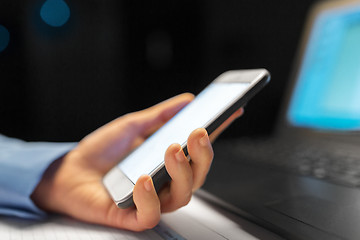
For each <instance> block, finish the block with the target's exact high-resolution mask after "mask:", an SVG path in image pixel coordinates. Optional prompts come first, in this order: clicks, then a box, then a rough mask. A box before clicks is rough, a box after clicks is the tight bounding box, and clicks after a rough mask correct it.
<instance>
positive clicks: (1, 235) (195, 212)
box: [0, 196, 282, 240]
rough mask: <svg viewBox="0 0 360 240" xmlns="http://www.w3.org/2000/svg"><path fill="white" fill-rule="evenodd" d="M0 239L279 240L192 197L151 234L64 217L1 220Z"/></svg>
mask: <svg viewBox="0 0 360 240" xmlns="http://www.w3.org/2000/svg"><path fill="white" fill-rule="evenodd" d="M0 239H14V240H15V239H16V240H28V239H29V240H30V239H31V240H33V239H36V240H41V239H64V240H66V239H80V240H81V239H87V240H89V239H97V240H98V239H106V240H108V239H109V240H110V239H117V240H121V239H166V240H168V239H242V240H244V239H245V240H246V239H267V240H279V239H282V238H280V237H278V236H277V235H275V234H273V233H271V232H269V231H267V230H265V229H263V228H261V227H259V226H257V225H255V224H253V223H251V222H249V221H247V220H245V219H243V218H240V217H239V216H236V215H234V214H232V213H230V212H227V211H225V210H223V209H220V208H218V207H216V206H214V205H213V204H211V203H209V202H207V201H205V200H204V199H203V198H200V197H198V196H194V197H193V199H192V200H191V201H190V203H189V204H188V205H187V206H186V207H184V208H181V209H179V210H178V211H176V212H173V213H168V214H164V215H163V216H162V218H161V222H160V223H159V225H158V226H157V227H155V228H154V229H152V230H148V231H144V232H141V233H134V232H129V231H124V230H119V229H114V228H108V227H104V226H99V225H92V224H87V223H83V222H79V221H76V220H73V219H70V218H67V217H63V216H56V215H55V216H51V217H50V218H49V219H48V220H47V221H43V222H34V221H28V220H23V219H16V218H7V217H0Z"/></svg>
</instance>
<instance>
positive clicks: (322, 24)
mask: <svg viewBox="0 0 360 240" xmlns="http://www.w3.org/2000/svg"><path fill="white" fill-rule="evenodd" d="M287 118H288V121H289V122H290V123H291V124H292V125H294V126H299V127H309V128H316V129H322V130H345V131H346V130H359V129H360V6H356V7H354V6H352V7H351V8H348V9H344V8H343V9H337V10H331V11H328V12H325V13H322V14H321V15H319V16H318V17H317V19H316V21H315V23H314V26H313V29H312V32H311V33H310V38H309V42H308V44H307V48H306V52H305V55H304V58H303V61H302V65H301V69H300V73H299V75H298V79H297V84H296V85H295V89H294V92H293V95H292V99H291V102H290V106H289V109H288V113H287Z"/></svg>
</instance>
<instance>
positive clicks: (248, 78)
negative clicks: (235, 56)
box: [214, 68, 270, 83]
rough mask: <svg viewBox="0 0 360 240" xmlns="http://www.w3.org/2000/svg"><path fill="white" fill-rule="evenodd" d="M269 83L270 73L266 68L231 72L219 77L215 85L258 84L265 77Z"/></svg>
mask: <svg viewBox="0 0 360 240" xmlns="http://www.w3.org/2000/svg"><path fill="white" fill-rule="evenodd" d="M265 76H266V77H267V79H266V80H267V81H268V80H269V79H270V73H269V71H268V70H266V69H265V68H259V69H247V70H229V71H226V72H224V73H222V74H221V75H220V76H218V77H217V78H216V79H215V80H214V82H215V83H239V82H240V83H241V82H244V83H245V82H246V83H248V82H258V81H260V80H261V79H263V78H264V77H265Z"/></svg>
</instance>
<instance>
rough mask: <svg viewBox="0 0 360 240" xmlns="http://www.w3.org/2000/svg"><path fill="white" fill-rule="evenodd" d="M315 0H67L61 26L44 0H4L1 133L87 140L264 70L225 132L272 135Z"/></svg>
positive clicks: (0, 15) (0, 57) (0, 6)
mask: <svg viewBox="0 0 360 240" xmlns="http://www.w3.org/2000/svg"><path fill="white" fill-rule="evenodd" d="M313 2H314V0H302V1H289V0H272V1H270V0H251V1H246V0H218V1H215V0H203V1H198V0H191V1H178V0H167V1H134V0H132V1H119V0H106V1H105V0H101V1H100V0H97V1H94V0H87V1H74V0H66V3H67V4H68V6H69V8H70V11H71V16H70V19H69V21H68V22H67V23H66V24H65V25H64V26H62V27H58V28H56V27H51V26H49V25H47V24H46V23H45V22H43V21H42V19H41V18H40V14H39V11H40V7H41V5H42V3H43V1H33V0H32V1H30V0H2V1H1V2H0V24H1V25H4V26H5V27H6V28H7V29H8V30H9V32H10V43H9V46H8V47H7V49H6V50H5V51H3V52H0V82H1V85H0V132H1V133H3V134H6V135H8V136H12V137H18V138H22V139H25V140H46V141H77V140H80V139H81V138H82V137H84V136H85V135H86V134H88V133H89V132H91V131H93V130H95V129H96V128H98V127H99V126H101V125H103V124H105V123H107V122H109V121H111V120H112V119H114V118H116V117H118V116H121V115H123V114H125V113H127V112H131V111H136V110H140V109H143V108H146V107H149V106H151V105H153V104H155V103H158V102H159V101H162V100H164V99H167V98H169V97H171V96H173V95H175V94H179V93H182V92H186V91H189V92H193V93H195V94H196V93H198V92H199V91H200V90H201V89H202V88H203V87H205V86H206V85H207V84H208V83H209V82H210V81H211V80H213V79H214V78H215V77H217V76H218V75H219V74H221V73H222V72H224V71H226V70H230V69H244V68H259V67H264V68H267V69H268V70H269V71H270V72H271V74H272V81H271V84H270V85H268V86H267V87H266V89H264V91H262V92H261V93H260V94H259V95H258V96H257V97H256V98H254V99H253V100H252V101H251V102H250V103H249V104H248V106H247V107H246V110H245V111H246V114H245V115H244V116H243V117H242V118H241V119H239V120H238V122H237V123H236V124H233V125H232V126H231V127H230V129H229V130H228V131H226V132H225V133H224V135H223V136H222V137H223V138H230V137H239V136H258V135H267V134H271V133H272V131H273V129H274V121H275V120H276V116H277V113H278V110H279V107H280V103H281V99H282V97H283V92H284V89H285V86H286V84H287V82H288V80H289V76H290V74H291V70H292V64H293V61H294V57H295V55H296V50H297V47H298V43H299V38H300V36H301V33H302V29H303V25H304V20H305V17H306V14H307V11H308V9H309V7H310V5H311V4H312V3H313Z"/></svg>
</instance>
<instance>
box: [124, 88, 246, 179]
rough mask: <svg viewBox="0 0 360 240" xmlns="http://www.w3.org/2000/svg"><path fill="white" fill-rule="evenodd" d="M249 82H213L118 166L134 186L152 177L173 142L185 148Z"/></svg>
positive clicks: (229, 104)
mask: <svg viewBox="0 0 360 240" xmlns="http://www.w3.org/2000/svg"><path fill="white" fill-rule="evenodd" d="M248 86H249V83H212V84H210V85H209V86H208V87H207V88H205V89H204V90H203V91H202V92H201V93H200V94H199V95H198V96H197V97H196V98H195V99H194V100H193V101H192V102H191V103H189V104H188V105H187V106H186V107H185V108H183V109H182V110H181V111H180V112H179V113H178V114H176V115H175V116H174V117H173V118H172V119H171V120H170V121H168V122H167V123H166V124H165V125H164V126H163V127H162V128H160V129H159V130H158V131H157V132H156V133H154V134H153V135H152V136H150V137H149V138H148V139H147V140H146V141H145V142H144V143H143V144H142V145H141V146H140V147H139V148H138V149H136V150H135V151H134V152H132V153H131V154H130V155H129V156H127V157H126V158H125V159H124V160H123V161H122V162H120V163H119V165H118V167H119V168H120V169H121V170H122V172H123V173H124V174H125V175H127V177H128V178H129V179H130V180H131V181H132V182H133V183H135V182H136V181H137V179H138V178H139V177H140V176H141V175H142V174H150V173H151V172H152V171H153V170H154V169H156V168H157V167H158V166H159V165H160V164H162V163H163V161H164V155H165V151H166V149H167V148H168V147H169V146H170V145H171V144H173V143H179V144H180V145H184V144H185V143H186V141H187V138H188V136H189V135H190V133H191V132H192V131H193V130H195V129H197V128H201V127H206V126H207V125H208V123H209V122H212V120H214V119H216V117H217V116H219V115H220V114H221V113H223V112H224V111H225V110H226V109H227V107H228V106H231V105H232V104H233V103H234V102H235V101H236V100H237V99H238V98H239V97H240V96H242V95H243V94H244V92H245V90H246V89H247V87H248Z"/></svg>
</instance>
